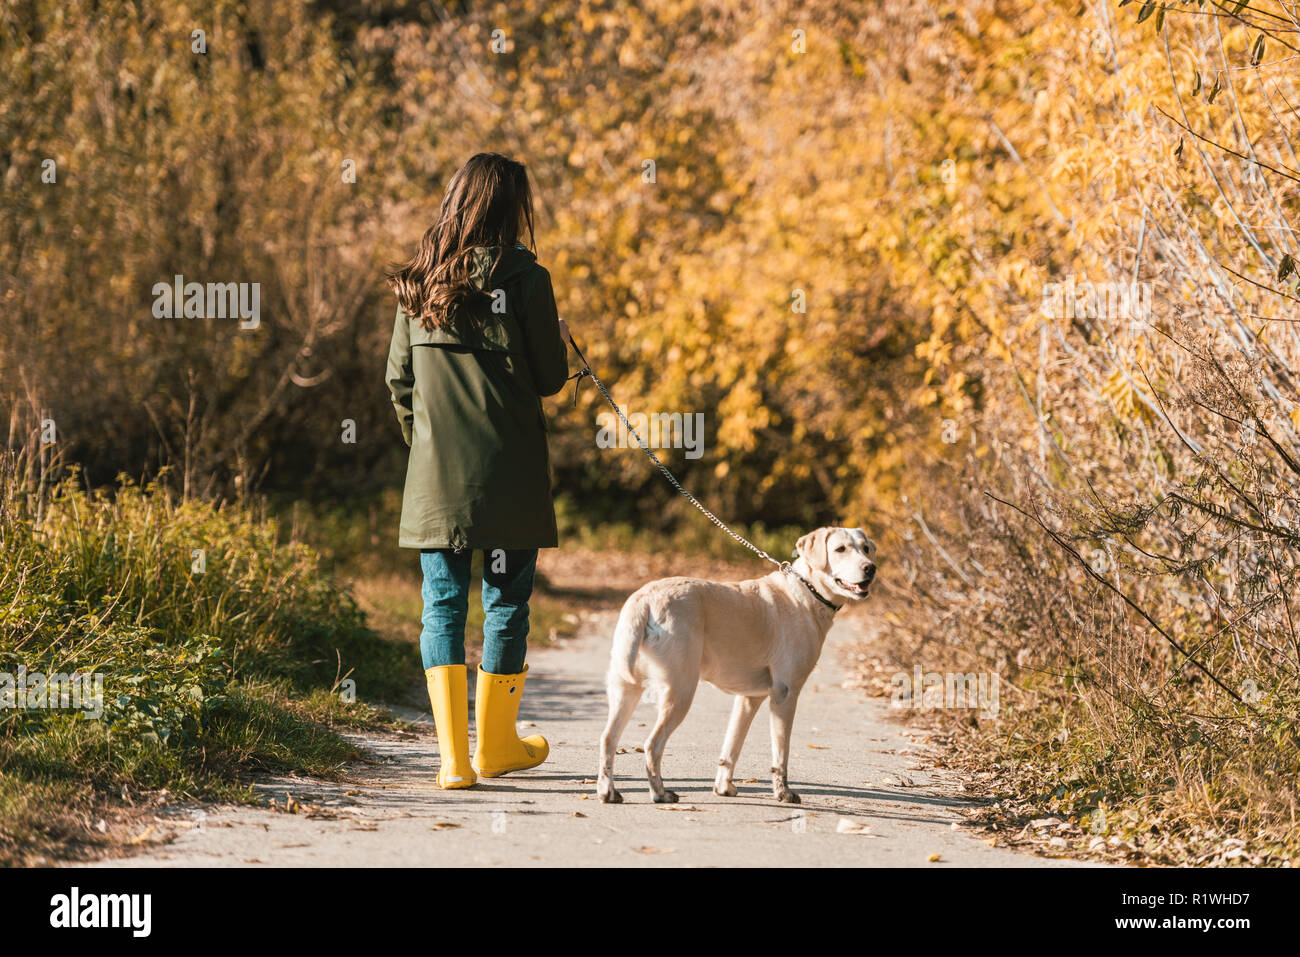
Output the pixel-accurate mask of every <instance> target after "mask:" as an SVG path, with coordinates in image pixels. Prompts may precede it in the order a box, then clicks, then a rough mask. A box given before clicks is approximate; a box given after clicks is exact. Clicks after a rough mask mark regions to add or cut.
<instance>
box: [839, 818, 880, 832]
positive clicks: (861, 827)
mask: <svg viewBox="0 0 1300 957" xmlns="http://www.w3.org/2000/svg"><path fill="white" fill-rule="evenodd" d="M835 833H836V834H870V833H871V825H870V824H861V823H859V822H857V821H851V820H849V819H848V818H847V817H842V818H840V819H839V820H838V821H837V822H836V823H835Z"/></svg>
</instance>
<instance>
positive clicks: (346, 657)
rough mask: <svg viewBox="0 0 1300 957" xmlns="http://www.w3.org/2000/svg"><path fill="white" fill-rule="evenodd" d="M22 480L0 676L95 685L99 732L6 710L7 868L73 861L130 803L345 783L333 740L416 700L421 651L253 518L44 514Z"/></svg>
mask: <svg viewBox="0 0 1300 957" xmlns="http://www.w3.org/2000/svg"><path fill="white" fill-rule="evenodd" d="M17 471H18V469H17V463H16V462H15V461H14V460H13V459H9V460H7V461H5V462H0V675H2V674H8V675H11V676H16V675H17V674H18V673H19V671H20V669H22V668H25V669H26V670H27V673H28V674H29V675H33V674H35V673H41V674H53V673H63V674H72V673H76V672H90V673H94V674H97V675H101V676H103V681H104V685H103V699H102V711H103V713H102V716H100V717H99V718H98V719H97V720H88V719H87V718H85V717H84V716H82V715H81V714H79V713H77V712H75V711H70V710H46V709H40V708H23V707H13V706H10V707H4V708H0V779H2V780H3V787H2V788H0V862H9V863H13V862H22V861H24V860H28V859H30V858H31V856H32V855H33V854H38V853H48V850H49V849H50V848H60V847H61V848H64V849H65V850H68V849H70V842H72V843H75V842H76V841H77V840H78V839H79V838H78V835H79V834H80V835H82V836H86V835H85V834H84V831H85V826H86V822H87V821H88V818H87V816H86V813H85V810H84V809H85V807H86V806H92V805H94V804H95V803H96V802H97V801H99V802H103V801H110V802H111V801H112V800H114V799H116V797H117V796H119V795H120V794H121V793H122V791H123V788H125V789H126V790H127V791H128V792H136V791H140V790H150V789H162V788H166V789H167V790H168V791H169V792H170V793H171V794H172V795H175V796H177V797H207V798H212V797H220V798H227V799H247V798H248V797H249V796H250V794H251V792H250V791H249V790H248V787H247V781H248V774H249V773H250V772H254V771H296V772H302V773H310V774H318V775H319V774H324V775H328V774H332V773H334V772H336V771H337V770H338V769H339V768H340V767H341V766H342V765H343V764H344V763H346V762H347V761H349V760H351V759H353V758H355V757H357V754H356V750H355V748H354V747H353V746H352V745H350V744H348V743H347V742H346V741H345V740H344V739H343V738H341V737H340V736H339V735H338V734H337V733H336V730H335V729H337V728H341V727H356V726H362V725H373V724H377V723H381V722H383V721H384V720H385V718H384V716H383V715H382V713H381V712H378V711H376V710H375V709H374V708H373V707H372V705H371V703H373V702H383V701H390V700H396V699H398V698H399V697H400V696H401V695H402V694H404V693H405V692H406V691H407V690H408V689H409V688H410V687H411V685H412V684H413V683H418V681H419V679H420V668H419V658H418V655H415V654H413V653H412V648H411V646H410V645H409V644H408V643H403V642H394V641H389V640H385V639H383V638H381V637H380V636H379V635H378V634H376V632H375V631H374V630H372V629H371V628H370V627H369V625H368V623H367V621H366V618H365V615H364V614H363V613H362V611H361V609H360V608H359V607H358V604H357V602H356V601H355V600H354V599H353V598H352V596H351V595H350V594H349V593H348V592H347V591H346V590H345V589H343V588H341V587H340V586H339V585H337V584H336V583H335V582H334V580H333V579H332V577H331V575H330V574H329V571H328V568H327V565H326V563H325V562H323V561H322V559H321V557H320V556H319V555H318V553H317V552H316V551H315V550H313V549H312V548H310V547H309V546H307V545H304V544H302V543H298V542H292V541H285V538H286V536H285V534H284V531H283V529H281V528H279V527H278V526H277V523H276V522H275V521H272V520H268V519H265V518H264V517H262V516H261V515H260V514H259V513H258V511H257V510H255V509H252V508H248V507H224V508H218V507H215V506H212V505H209V504H205V503H200V502H194V501H188V502H185V501H180V500H178V499H177V498H175V497H174V496H172V495H170V494H169V493H168V492H166V491H165V490H164V489H162V488H160V487H155V486H146V487H139V486H136V485H132V484H129V483H124V484H121V485H120V486H118V487H117V488H116V489H113V490H109V491H103V492H86V491H84V490H82V489H80V488H79V487H78V486H77V484H76V483H74V482H71V481H68V482H64V483H62V484H59V485H57V486H56V487H54V489H53V490H52V491H50V492H49V493H48V495H46V496H43V497H42V496H38V494H37V491H36V488H35V486H34V485H33V484H31V483H29V482H27V481H26V480H24V479H22V478H21V477H20V476H19V475H18V474H17ZM352 682H354V683H355V684H354V685H353V684H351V683H352Z"/></svg>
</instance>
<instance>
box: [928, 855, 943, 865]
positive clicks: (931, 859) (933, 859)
mask: <svg viewBox="0 0 1300 957" xmlns="http://www.w3.org/2000/svg"><path fill="white" fill-rule="evenodd" d="M926 860H927V861H929V862H930V863H931V864H933V863H935V862H936V861H941V860H943V855H942V854H931V855H930V856H929V857H927V858H926Z"/></svg>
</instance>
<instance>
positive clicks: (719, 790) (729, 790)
mask: <svg viewBox="0 0 1300 957" xmlns="http://www.w3.org/2000/svg"><path fill="white" fill-rule="evenodd" d="M713 793H714V794H716V795H717V796H718V797H724V798H734V797H735V796H736V795H737V794H739V793H740V791H738V790H736V786H735V785H734V784H732V783H731V782H730V781H728V782H727V784H726V785H725V786H722V785H718V784H715V785H713Z"/></svg>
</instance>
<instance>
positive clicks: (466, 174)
mask: <svg viewBox="0 0 1300 957" xmlns="http://www.w3.org/2000/svg"><path fill="white" fill-rule="evenodd" d="M524 229H527V230H528V246H529V247H530V248H535V246H536V240H535V239H534V238H533V190H532V187H531V186H530V185H529V183H528V170H527V169H526V168H525V167H524V164H523V163H519V162H516V161H515V160H512V159H510V158H509V157H506V156H502V155H501V154H500V153H476V154H475V155H474V156H471V157H470V158H469V159H468V160H467V161H466V162H465V165H464V166H462V167H461V168H460V169H458V170H456V173H455V175H453V176H452V178H451V182H450V183H448V184H447V193H446V195H445V196H443V198H442V206H441V207H440V208H439V210H438V221H437V222H435V223H434V224H433V225H432V226H430V227H429V228H428V230H427V231H426V232H425V234H424V238H423V239H421V240H420V248H419V249H418V250H416V253H415V255H414V256H412V257H411V259H410V260H409V261H408V262H406V263H404V264H403V265H401V266H399V267H397V268H396V269H395V270H394V271H393V272H392V273H390V274H389V276H388V282H389V285H391V286H392V287H393V291H394V292H396V293H397V301H398V302H399V303H401V306H402V309H403V310H405V312H406V314H407V315H408V316H410V317H411V318H412V319H415V320H417V321H419V323H420V324H421V325H423V326H424V328H426V329H430V330H432V329H447V328H449V327H450V326H451V325H452V324H453V323H454V322H455V319H456V309H457V306H459V305H460V304H461V303H464V302H466V301H469V300H470V299H472V298H475V297H478V296H483V297H486V296H487V295H488V294H487V293H486V292H484V291H482V290H479V289H477V288H476V287H475V285H474V283H473V281H472V278H471V277H472V274H473V271H474V265H475V263H474V253H473V251H474V248H475V247H477V246H500V247H501V253H502V254H504V253H505V251H506V250H507V249H510V248H511V247H513V246H514V245H515V243H517V242H519V236H520V233H521V231H522V230H524ZM497 262H500V258H498V260H497ZM493 268H495V264H494V267H493Z"/></svg>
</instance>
